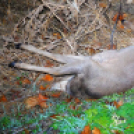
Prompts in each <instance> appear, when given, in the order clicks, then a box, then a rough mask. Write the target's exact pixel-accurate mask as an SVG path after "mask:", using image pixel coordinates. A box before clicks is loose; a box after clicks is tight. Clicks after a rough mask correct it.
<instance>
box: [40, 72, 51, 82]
mask: <svg viewBox="0 0 134 134" xmlns="http://www.w3.org/2000/svg"><path fill="white" fill-rule="evenodd" d="M42 80H43V81H53V77H52V76H51V75H50V74H46V75H45V76H44V77H42Z"/></svg>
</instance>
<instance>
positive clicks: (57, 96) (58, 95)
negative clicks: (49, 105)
mask: <svg viewBox="0 0 134 134" xmlns="http://www.w3.org/2000/svg"><path fill="white" fill-rule="evenodd" d="M60 95H61V92H58V93H54V94H52V97H55V98H59V97H60Z"/></svg>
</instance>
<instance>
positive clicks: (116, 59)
mask: <svg viewBox="0 0 134 134" xmlns="http://www.w3.org/2000/svg"><path fill="white" fill-rule="evenodd" d="M17 48H21V49H25V50H29V51H31V52H36V53H39V54H42V55H44V56H46V57H49V58H51V59H53V60H56V61H58V62H61V63H64V64H65V65H64V66H62V67H52V68H49V67H37V66H33V65H30V64H26V63H16V62H12V63H10V64H9V66H11V67H17V68H22V69H27V70H34V71H40V72H44V73H49V74H53V75H55V76H63V75H67V77H65V79H64V80H63V81H61V82H59V83H56V84H55V85H54V86H53V87H52V89H51V90H61V91H64V92H67V93H68V94H71V95H73V96H77V97H81V96H83V95H86V96H89V97H91V98H101V97H102V96H104V95H110V94H113V93H115V92H124V91H127V90H128V89H131V88H132V87H133V86H134V73H133V72H134V46H130V47H127V48H124V49H121V50H108V51H106V52H103V53H98V54H96V55H94V56H72V55H59V54H52V53H49V52H46V51H43V50H39V49H36V48H35V47H33V46H31V45H24V44H18V45H17ZM60 87H61V88H60Z"/></svg>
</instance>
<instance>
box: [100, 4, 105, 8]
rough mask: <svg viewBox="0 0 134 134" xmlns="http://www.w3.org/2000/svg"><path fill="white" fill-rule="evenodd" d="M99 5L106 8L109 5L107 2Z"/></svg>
mask: <svg viewBox="0 0 134 134" xmlns="http://www.w3.org/2000/svg"><path fill="white" fill-rule="evenodd" d="M99 7H103V8H106V7H107V4H106V3H99Z"/></svg>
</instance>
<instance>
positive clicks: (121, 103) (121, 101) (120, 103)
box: [113, 100, 123, 108]
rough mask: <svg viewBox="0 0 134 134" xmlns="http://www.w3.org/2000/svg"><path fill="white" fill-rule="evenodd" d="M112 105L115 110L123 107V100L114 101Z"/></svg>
mask: <svg viewBox="0 0 134 134" xmlns="http://www.w3.org/2000/svg"><path fill="white" fill-rule="evenodd" d="M113 104H114V106H115V107H116V108H119V107H120V106H122V105H123V100H120V101H119V102H117V101H114V102H113Z"/></svg>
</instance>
